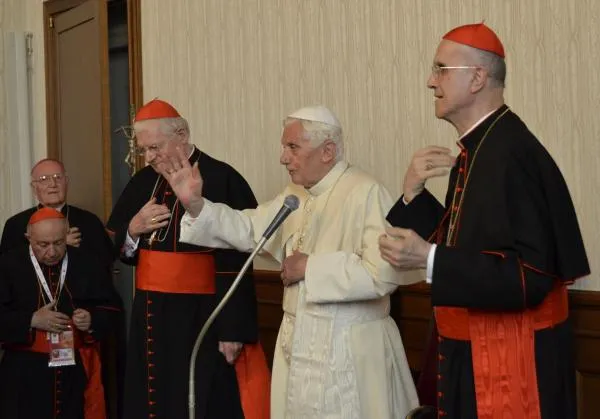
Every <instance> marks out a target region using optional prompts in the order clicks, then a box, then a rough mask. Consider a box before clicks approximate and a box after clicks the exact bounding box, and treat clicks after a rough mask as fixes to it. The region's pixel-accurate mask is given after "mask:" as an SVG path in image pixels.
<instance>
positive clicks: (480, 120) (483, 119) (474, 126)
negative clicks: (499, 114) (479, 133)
mask: <svg viewBox="0 0 600 419" xmlns="http://www.w3.org/2000/svg"><path fill="white" fill-rule="evenodd" d="M498 109H500V108H497V109H494V110H493V111H491V112H490V113H487V114H485V115H484V116H483V117H482V118H481V119H479V121H477V122H475V123H474V124H473V125H472V126H471V128H469V129H468V130H466V131H465V133H464V134H463V135H461V136H460V137H458V140H459V141H460V140H462V139H463V138H465V137H466V136H467V135H468V134H469V133H470V132H471V131H473V130H474V129H475V128H477V126H478V125H479V124H481V123H482V122H483V121H485V120H486V119H487V118H488V117H489V116H490V115H491V114H493V113H494V112H496V111H497V110H498Z"/></svg>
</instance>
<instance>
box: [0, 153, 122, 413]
mask: <svg viewBox="0 0 600 419" xmlns="http://www.w3.org/2000/svg"><path fill="white" fill-rule="evenodd" d="M31 189H32V191H33V195H34V196H35V198H36V199H37V201H38V205H37V206H35V207H31V208H28V209H26V210H24V211H21V212H20V213H18V214H16V215H14V216H12V217H11V218H9V219H8V220H7V221H6V224H5V225H4V229H3V231H2V240H1V241H0V254H3V253H6V252H8V251H9V250H10V249H12V248H15V247H19V246H23V245H27V243H28V241H27V238H26V237H25V230H26V228H27V223H28V221H29V218H30V217H31V215H32V214H33V213H34V212H35V211H36V210H38V209H39V208H43V207H48V208H54V209H56V210H57V211H60V212H61V213H62V214H63V215H64V216H65V218H66V219H67V222H68V224H69V231H68V234H67V245H69V246H73V247H78V248H80V249H81V250H82V251H83V252H84V253H87V255H88V257H90V258H94V259H98V261H99V262H100V263H101V264H102V266H103V267H104V269H106V272H107V275H106V276H105V277H106V279H107V284H106V286H107V287H112V274H110V273H109V272H110V271H111V270H112V269H111V268H112V263H113V260H114V258H115V257H116V253H115V252H114V248H113V243H112V240H111V239H110V237H109V235H108V233H107V232H106V229H105V228H104V224H103V223H102V221H101V220H100V219H99V218H98V217H97V216H96V215H95V214H93V213H92V212H90V211H87V210H85V209H83V208H79V207H76V206H74V205H70V204H67V195H68V189H69V177H68V175H67V172H66V171H65V167H64V165H63V164H62V162H60V161H58V160H55V159H48V158H47V159H42V160H40V161H39V162H37V163H36V164H35V165H34V166H33V168H32V169H31ZM124 329H125V323H124V321H123V319H122V318H121V319H120V320H119V323H118V328H117V329H115V331H114V336H111V338H110V339H107V340H106V341H104V343H103V344H102V350H101V352H102V365H103V366H102V369H103V374H102V376H103V381H104V383H105V385H106V386H107V387H112V386H120V385H122V383H121V381H122V375H123V373H122V370H124V367H123V364H124V363H125V361H124V352H125V350H124V348H123V349H122V352H123V355H121V350H120V349H121V348H120V346H124V342H125V331H124ZM115 340H116V342H117V343H116V344H115V345H113V344H112V342H113V341H115ZM115 347H116V349H115ZM113 351H116V352H117V353H116V355H113V354H112V352H113ZM113 357H116V365H115V363H113V362H109V360H110V359H113ZM113 371H114V372H113ZM113 375H116V376H117V382H116V383H113V382H111V376H113ZM117 392H119V390H117ZM107 401H109V400H107ZM114 403H116V401H114Z"/></svg>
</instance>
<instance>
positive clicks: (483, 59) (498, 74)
mask: <svg viewBox="0 0 600 419" xmlns="http://www.w3.org/2000/svg"><path fill="white" fill-rule="evenodd" d="M475 51H476V52H477V53H476V56H477V60H478V61H479V62H478V64H480V65H481V66H482V67H483V68H485V69H486V70H487V71H488V75H489V78H490V80H491V83H492V86H493V87H504V84H505V81H506V62H505V61H504V58H502V57H500V56H499V55H496V54H494V53H493V52H489V51H483V50H480V49H475Z"/></svg>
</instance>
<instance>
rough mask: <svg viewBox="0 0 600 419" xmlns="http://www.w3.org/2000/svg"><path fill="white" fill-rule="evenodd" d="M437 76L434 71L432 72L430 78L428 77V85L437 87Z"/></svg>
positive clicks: (430, 87)
mask: <svg viewBox="0 0 600 419" xmlns="http://www.w3.org/2000/svg"><path fill="white" fill-rule="evenodd" d="M437 82H438V80H437V77H436V76H435V74H433V72H431V74H430V75H429V78H428V79H427V87H428V88H429V89H435V87H436V86H437V84H438V83H437Z"/></svg>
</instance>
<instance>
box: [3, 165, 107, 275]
mask: <svg viewBox="0 0 600 419" xmlns="http://www.w3.org/2000/svg"><path fill="white" fill-rule="evenodd" d="M68 186H69V178H68V177H67V173H66V171H65V167H64V165H63V164H62V162H60V161H58V160H54V159H43V160H40V161H39V162H38V163H36V164H35V166H33V169H31V189H32V191H33V195H34V196H35V198H36V199H37V201H38V202H39V204H38V205H37V206H35V207H32V208H29V209H27V210H25V211H22V212H20V213H18V214H16V215H14V216H13V217H11V218H9V219H8V220H7V221H6V224H5V225H4V230H3V231H2V241H1V242H0V254H3V253H6V252H7V251H8V250H10V249H12V248H15V247H19V246H21V245H26V244H27V239H26V237H25V230H26V229H27V222H28V220H29V217H31V215H32V214H33V213H34V212H35V211H36V210H38V209H39V208H42V207H50V208H54V209H56V210H58V211H60V212H62V214H63V215H64V216H65V217H66V219H67V221H68V223H69V232H68V235H67V244H68V245H69V246H73V247H79V248H80V249H81V250H82V251H84V252H86V253H88V254H90V255H91V256H93V257H94V258H97V259H98V261H99V262H100V263H101V264H102V265H103V266H105V267H106V269H107V272H109V269H110V266H111V264H112V261H113V259H114V257H113V254H114V252H113V245H112V241H111V239H110V237H109V236H108V234H107V233H106V230H105V228H104V225H103V223H102V221H100V219H99V218H98V217H97V216H96V215H94V214H92V213H91V212H89V211H86V210H84V209H82V208H78V207H76V206H73V205H69V204H67V191H68Z"/></svg>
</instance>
